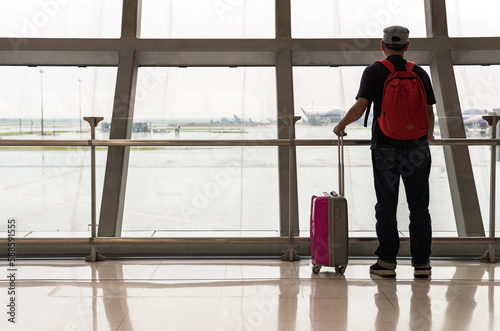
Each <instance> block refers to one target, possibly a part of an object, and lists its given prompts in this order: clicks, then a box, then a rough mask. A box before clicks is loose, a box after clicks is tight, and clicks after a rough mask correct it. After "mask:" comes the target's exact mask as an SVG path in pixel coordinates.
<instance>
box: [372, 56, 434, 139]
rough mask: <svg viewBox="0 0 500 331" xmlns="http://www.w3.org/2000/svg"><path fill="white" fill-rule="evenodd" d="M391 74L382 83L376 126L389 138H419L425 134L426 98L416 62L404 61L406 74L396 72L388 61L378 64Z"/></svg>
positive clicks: (426, 127)
mask: <svg viewBox="0 0 500 331" xmlns="http://www.w3.org/2000/svg"><path fill="white" fill-rule="evenodd" d="M377 62H380V63H382V64H383V65H384V66H385V67H386V68H387V69H389V70H390V71H391V74H390V75H389V77H387V80H386V81H385V84H384V92H383V93H384V94H383V96H382V111H381V113H380V117H379V118H378V123H379V125H380V129H381V130H382V132H383V133H384V134H385V135H386V136H387V137H389V138H392V139H399V140H411V139H418V138H420V137H422V136H424V135H426V134H427V133H428V130H429V123H428V119H427V97H426V93H425V89H424V85H423V83H422V80H421V79H420V77H419V76H418V75H417V74H416V73H414V72H413V71H412V70H413V66H414V65H415V63H413V62H409V61H408V62H406V71H396V69H395V68H394V65H393V64H392V63H391V62H390V61H388V60H382V61H377Z"/></svg>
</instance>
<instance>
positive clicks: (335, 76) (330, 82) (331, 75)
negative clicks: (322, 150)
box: [293, 67, 371, 139]
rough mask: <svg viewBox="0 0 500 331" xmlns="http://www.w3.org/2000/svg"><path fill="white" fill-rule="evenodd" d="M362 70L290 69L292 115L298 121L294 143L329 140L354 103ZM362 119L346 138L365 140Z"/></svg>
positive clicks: (351, 68) (369, 124) (351, 126)
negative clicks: (293, 109) (293, 106)
mask: <svg viewBox="0 0 500 331" xmlns="http://www.w3.org/2000/svg"><path fill="white" fill-rule="evenodd" d="M364 69H365V67H341V68H340V67H294V68H293V82H294V86H293V95H294V104H295V115H297V116H301V117H302V119H301V121H299V122H298V123H297V125H296V133H297V138H298V139H315V138H318V139H333V138H335V136H334V134H333V132H332V129H333V127H334V126H335V123H338V122H339V120H340V119H341V118H342V117H343V116H344V115H345V114H346V112H347V111H348V110H349V108H350V107H351V106H352V105H353V104H354V103H355V102H356V99H355V97H356V94H357V93H358V89H359V82H360V79H361V75H362V74H363V70H364ZM363 123H364V117H362V118H361V119H360V120H358V121H357V122H355V123H353V124H351V125H350V126H349V128H348V130H346V131H348V132H349V137H350V138H361V139H369V138H370V136H371V128H370V127H371V118H370V120H369V121H368V128H365V127H364V126H363Z"/></svg>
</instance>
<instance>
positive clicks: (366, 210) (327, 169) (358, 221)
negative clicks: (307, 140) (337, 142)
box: [297, 146, 457, 237]
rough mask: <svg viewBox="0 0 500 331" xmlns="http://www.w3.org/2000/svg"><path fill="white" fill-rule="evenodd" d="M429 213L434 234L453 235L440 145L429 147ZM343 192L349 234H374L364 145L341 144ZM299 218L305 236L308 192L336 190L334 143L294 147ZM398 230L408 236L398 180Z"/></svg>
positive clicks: (370, 178)
mask: <svg viewBox="0 0 500 331" xmlns="http://www.w3.org/2000/svg"><path fill="white" fill-rule="evenodd" d="M431 153H432V170H431V177H430V190H431V203H430V207H429V210H430V213H431V217H432V221H433V232H434V235H435V236H456V235H457V231H456V225H455V218H454V216H453V215H454V213H453V206H452V203H451V195H450V189H449V184H448V176H447V173H446V165H445V162H444V154H443V149H442V148H441V147H438V146H436V147H431ZM344 162H345V196H346V198H347V201H348V206H349V216H348V217H349V235H350V236H353V237H363V236H367V237H374V236H376V234H375V222H376V221H375V209H374V208H375V203H376V202H377V201H376V197H375V189H374V186H373V185H374V184H373V175H372V168H371V152H370V150H369V148H368V147H367V146H363V147H361V146H360V147H356V146H349V147H345V150H344ZM297 163H298V192H299V222H300V230H301V234H300V235H301V236H309V215H310V210H311V205H310V203H311V202H310V201H311V196H313V195H322V194H323V192H331V191H336V192H338V190H339V182H338V152H337V147H336V146H332V147H297ZM398 223H399V230H400V232H401V233H403V235H405V236H409V233H408V224H409V212H408V205H407V203H406V196H405V193H404V186H403V184H402V183H401V185H400V189H399V204H398Z"/></svg>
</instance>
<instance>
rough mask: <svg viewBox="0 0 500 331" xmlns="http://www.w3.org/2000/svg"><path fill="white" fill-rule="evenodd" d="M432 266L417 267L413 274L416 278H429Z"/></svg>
mask: <svg viewBox="0 0 500 331" xmlns="http://www.w3.org/2000/svg"><path fill="white" fill-rule="evenodd" d="M431 269H432V268H431V266H430V265H427V266H424V267H415V268H414V271H413V276H414V277H415V278H428V277H429V276H430V275H431Z"/></svg>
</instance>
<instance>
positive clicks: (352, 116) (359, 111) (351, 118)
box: [333, 98, 434, 136]
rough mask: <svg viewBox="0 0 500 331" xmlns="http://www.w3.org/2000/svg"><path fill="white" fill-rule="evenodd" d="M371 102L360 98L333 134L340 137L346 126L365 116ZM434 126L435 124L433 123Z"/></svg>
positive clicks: (334, 129)
mask: <svg viewBox="0 0 500 331" xmlns="http://www.w3.org/2000/svg"><path fill="white" fill-rule="evenodd" d="M368 103H369V101H368V100H367V99H364V98H358V100H357V101H356V103H355V104H354V105H353V106H352V107H351V109H349V111H348V112H347V114H346V115H345V116H344V117H343V118H342V119H341V120H340V122H339V124H337V125H336V126H335V127H334V128H333V133H335V134H336V135H337V136H340V131H343V130H344V129H345V127H346V126H348V125H349V124H351V123H352V122H355V121H357V120H358V119H360V118H361V116H363V113H364V112H365V110H366V107H368ZM432 114H433V115H434V113H432ZM433 125H434V122H433Z"/></svg>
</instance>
